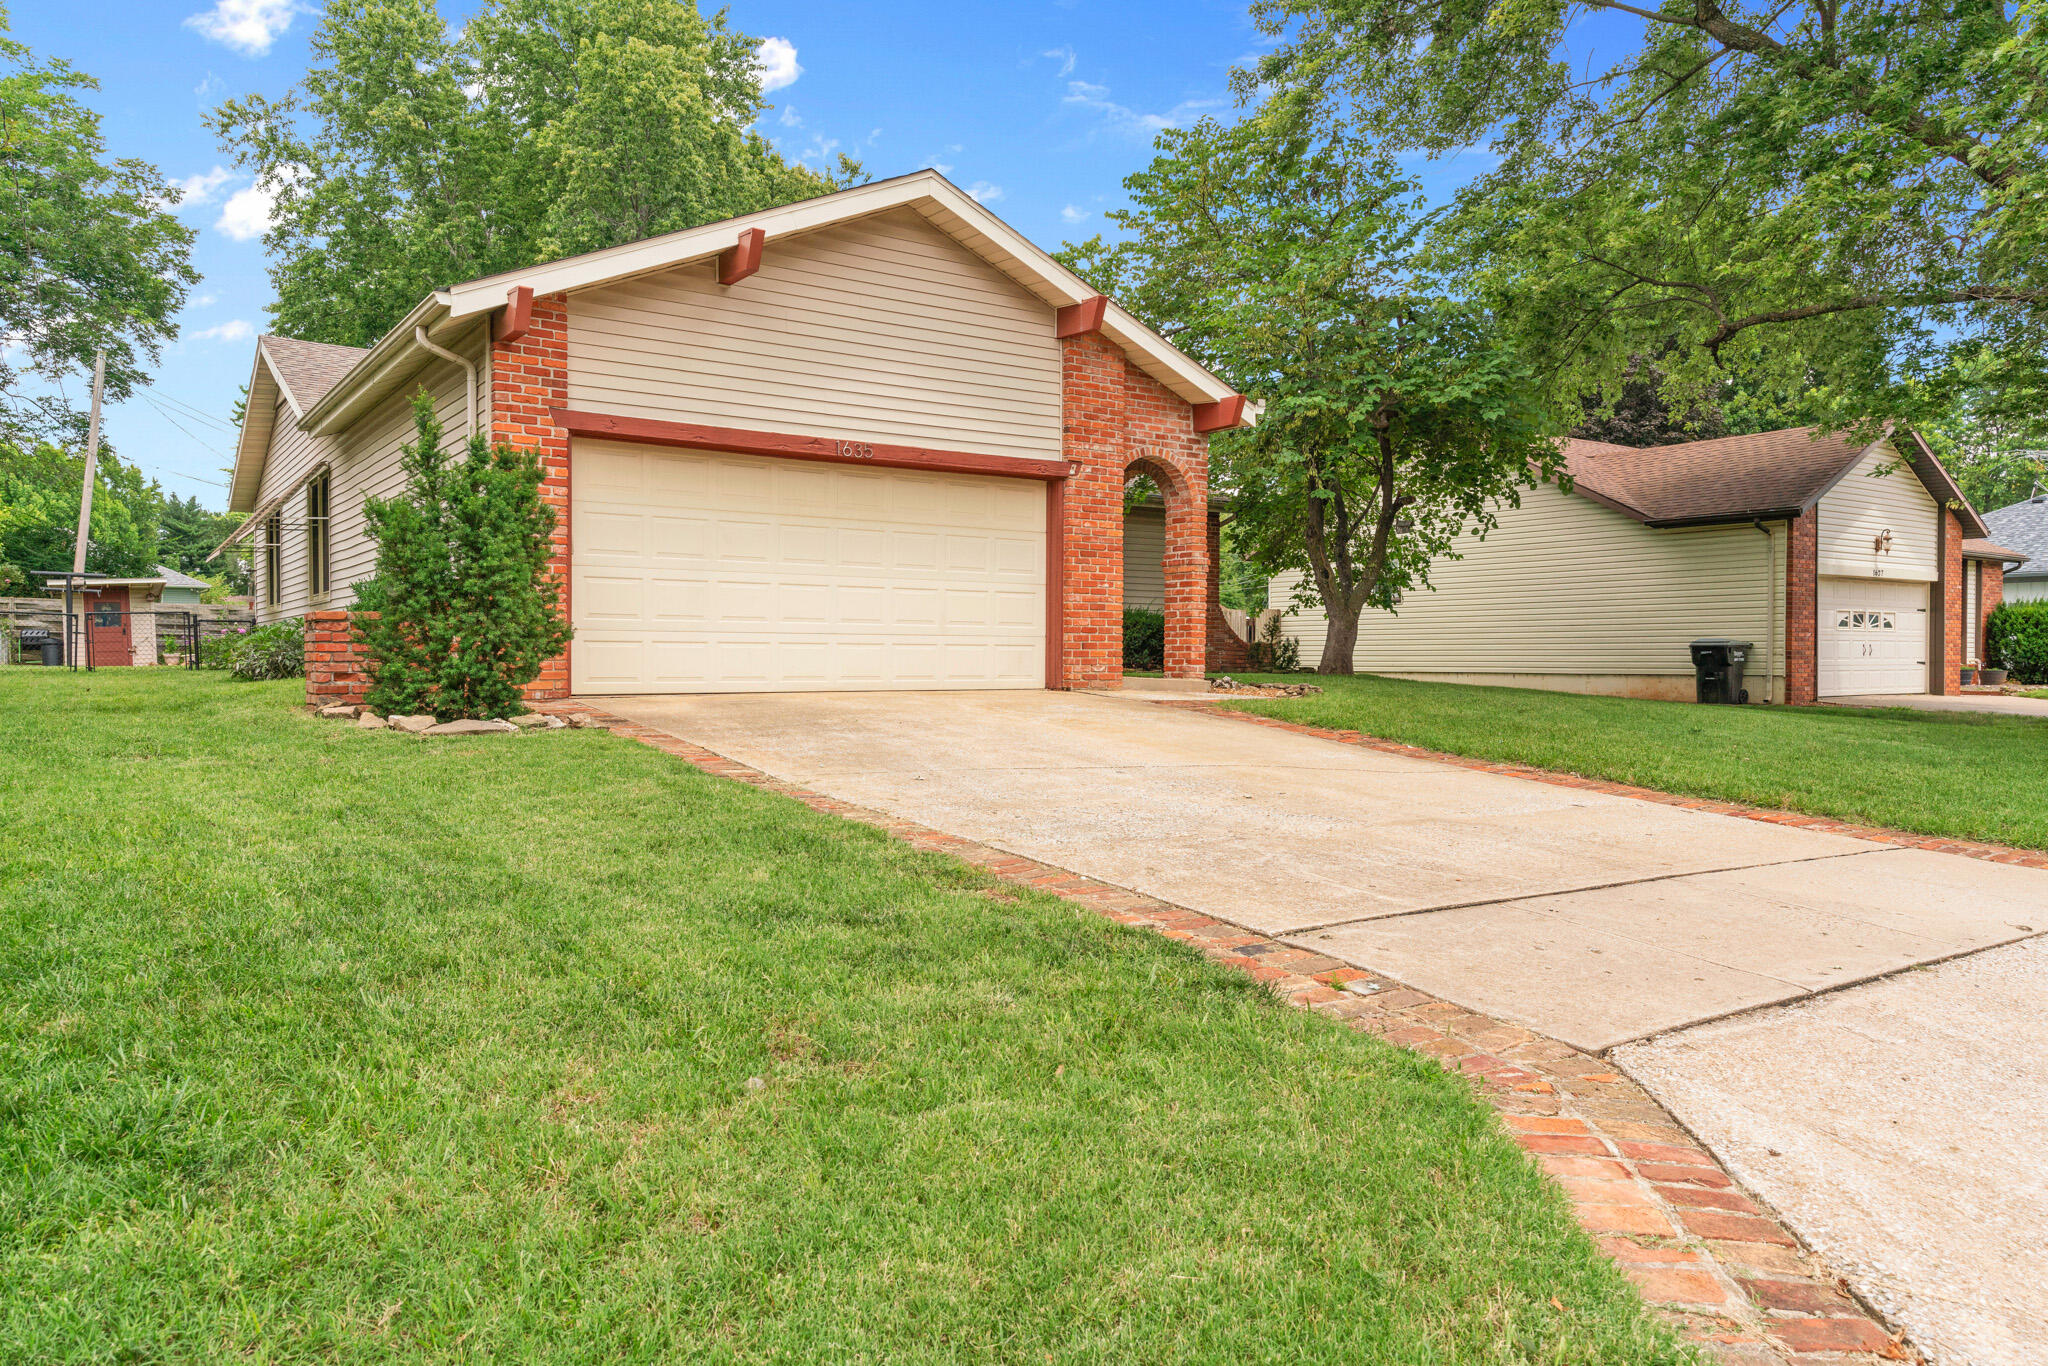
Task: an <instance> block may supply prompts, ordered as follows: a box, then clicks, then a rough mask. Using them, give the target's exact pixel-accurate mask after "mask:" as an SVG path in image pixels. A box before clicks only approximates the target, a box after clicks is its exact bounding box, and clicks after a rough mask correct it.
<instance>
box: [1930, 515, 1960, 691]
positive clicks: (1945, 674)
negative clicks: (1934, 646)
mask: <svg viewBox="0 0 2048 1366" xmlns="http://www.w3.org/2000/svg"><path fill="white" fill-rule="evenodd" d="M1938 601H1939V602H1940V603H1941V641H1940V649H1941V654H1940V656H1939V657H1940V660H1941V667H1940V668H1939V669H1937V670H1935V680H1934V691H1935V692H1937V693H1943V694H1954V693H1959V692H1961V691H1962V690H1963V520H1962V518H1960V517H1958V516H1956V514H1955V512H1954V511H1953V510H1951V509H1946V508H1945V509H1943V510H1942V514H1941V584H1940V594H1939V598H1938Z"/></svg>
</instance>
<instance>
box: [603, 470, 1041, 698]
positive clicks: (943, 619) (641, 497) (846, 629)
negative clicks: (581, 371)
mask: <svg viewBox="0 0 2048 1366" xmlns="http://www.w3.org/2000/svg"><path fill="white" fill-rule="evenodd" d="M570 469H571V476H570V477H571V479H572V481H573V482H572V488H571V500H570V507H571V513H570V536H571V565H572V572H571V576H570V608H571V614H572V617H573V619H574V622H575V626H576V639H575V642H574V643H573V644H572V645H571V647H570V651H569V660H570V674H571V678H570V682H571V685H572V686H573V687H574V688H575V690H576V691H578V692H593V693H636V692H797V691H818V690H831V689H880V688H902V689H909V688H1037V687H1042V686H1044V681H1045V512H1046V507H1045V504H1046V499H1045V486H1044V485H1043V484H1041V483H1039V482H1038V481H1036V480H1030V479H1005V478H996V477H991V476H987V475H963V474H930V473H925V472H922V471H911V470H896V469H884V468H879V467H874V466H865V467H863V466H855V465H837V464H822V463H816V462H811V461H803V460H786V459H777V458H774V457H763V456H750V455H731V454H722V453H715V452H699V451H681V450H670V449H665V448H661V447H654V446H636V445H627V444H622V443H615V442H608V441H578V442H577V443H576V445H575V451H574V456H573V459H572V461H571V464H570Z"/></svg>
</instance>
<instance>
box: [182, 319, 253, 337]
mask: <svg viewBox="0 0 2048 1366" xmlns="http://www.w3.org/2000/svg"><path fill="white" fill-rule="evenodd" d="M255 335H256V329H255V328H253V327H251V326H250V325H249V324H248V323H246V322H244V321H243V320H242V319H240V318H235V319H233V320H231V321H229V322H224V323H220V324H217V325H215V326H213V327H203V328H201V329H200V330H199V331H197V332H194V333H191V334H189V335H188V336H187V338H186V340H187V341H203V342H245V341H247V340H249V338H251V337H253V336H255Z"/></svg>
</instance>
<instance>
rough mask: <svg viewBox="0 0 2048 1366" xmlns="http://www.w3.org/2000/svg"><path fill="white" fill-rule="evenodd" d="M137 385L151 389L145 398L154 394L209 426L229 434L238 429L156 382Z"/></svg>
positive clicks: (184, 413)
mask: <svg viewBox="0 0 2048 1366" xmlns="http://www.w3.org/2000/svg"><path fill="white" fill-rule="evenodd" d="M136 387H137V388H141V389H147V390H149V394H146V395H144V397H145V398H148V397H151V396H154V398H155V399H157V400H160V401H162V402H164V403H168V404H170V405H171V406H172V407H174V408H176V409H177V410H178V411H179V412H180V413H182V414H183V415H184V416H186V417H189V418H191V419H193V420H194V421H197V422H203V423H205V424H206V425H207V426H209V427H218V428H220V430H221V431H223V432H226V433H229V434H234V433H235V432H236V431H237V428H236V427H235V425H234V424H233V423H231V422H223V421H221V420H220V419H219V418H217V417H215V416H214V415H213V414H212V413H209V412H207V411H206V410H205V409H203V408H198V407H195V406H194V405H192V404H190V403H187V402H185V400H184V399H181V398H177V397H175V396H173V395H171V394H167V393H165V392H164V391H163V390H161V389H159V388H157V387H156V386H155V385H154V384H150V383H147V382H145V383H142V384H139V385H137V386H136Z"/></svg>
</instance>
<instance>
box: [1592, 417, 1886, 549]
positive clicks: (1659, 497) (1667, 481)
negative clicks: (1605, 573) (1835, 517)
mask: <svg viewBox="0 0 2048 1366" xmlns="http://www.w3.org/2000/svg"><path fill="white" fill-rule="evenodd" d="M1863 449H1864V444H1863V443H1858V442H1854V441H1851V440H1848V439H1847V438H1845V437H1843V436H1842V435H1841V434H1840V433H1835V434H1832V435H1828V436H1816V435H1815V433H1814V429H1813V428H1811V427H1791V428H1787V429H1786V430H1784V431H1779V432H1756V433H1753V434H1751V435H1747V436H1727V437H1720V438H1717V439H1715V440H1712V441H1687V442H1683V443H1681V444H1679V445H1676V446H1640V447H1638V446H1614V445H1610V444H1608V443H1607V442H1604V441H1579V440H1572V441H1567V442H1566V443H1565V465H1566V467H1567V468H1568V469H1569V470H1570V471H1571V475H1572V479H1573V481H1574V482H1575V483H1577V484H1578V485H1580V486H1581V487H1583V488H1584V489H1585V490H1586V491H1587V492H1588V493H1591V494H1593V495H1595V496H1596V497H1597V498H1599V499H1601V500H1603V501H1607V502H1613V503H1619V504H1621V505H1622V507H1623V508H1624V509H1625V510H1632V511H1633V512H1635V513H1637V514H1639V515H1640V518H1641V520H1642V521H1644V522H1648V523H1650V524H1652V525H1655V524H1659V523H1671V522H1690V521H1712V520H1718V519H1727V520H1738V519H1740V518H1742V517H1744V516H1746V515H1749V514H1758V513H1767V512H1775V513H1781V514H1782V513H1783V512H1785V511H1787V510H1790V509H1798V508H1803V507H1805V506H1806V505H1807V504H1808V503H1810V502H1811V501H1813V499H1814V498H1815V497H1816V496H1818V495H1819V493H1820V492H1821V490H1823V489H1825V488H1826V487H1827V486H1828V485H1829V484H1830V483H1831V482H1833V480H1834V479H1835V477H1836V476H1837V475H1839V474H1840V473H1841V472H1842V471H1843V470H1844V469H1846V468H1848V466H1849V465H1850V463H1851V462H1853V461H1854V460H1855V459H1856V457H1857V456H1858V455H1859V454H1861V453H1862V451H1863Z"/></svg>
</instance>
